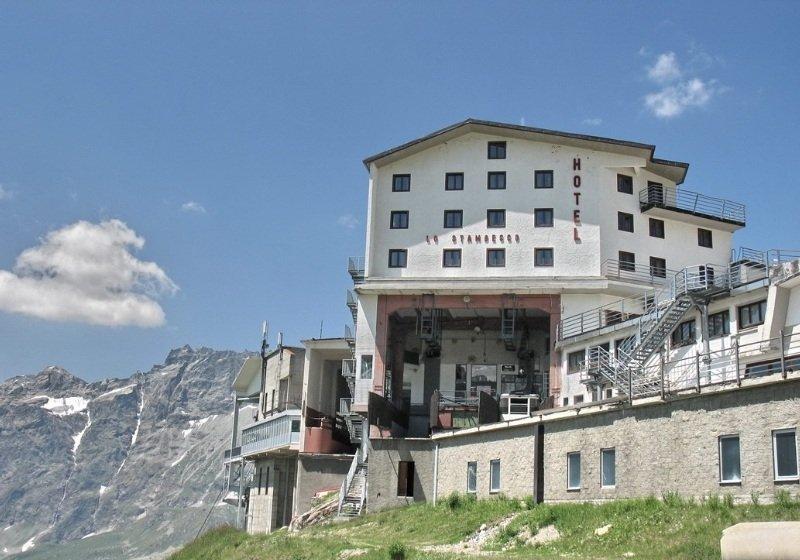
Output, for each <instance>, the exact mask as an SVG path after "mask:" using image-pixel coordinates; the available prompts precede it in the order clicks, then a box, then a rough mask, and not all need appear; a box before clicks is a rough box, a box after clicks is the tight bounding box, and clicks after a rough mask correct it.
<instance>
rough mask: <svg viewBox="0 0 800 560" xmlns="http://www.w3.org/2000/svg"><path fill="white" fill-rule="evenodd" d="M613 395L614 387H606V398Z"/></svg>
mask: <svg viewBox="0 0 800 560" xmlns="http://www.w3.org/2000/svg"><path fill="white" fill-rule="evenodd" d="M613 397H614V389H606V398H607V399H610V398H613Z"/></svg>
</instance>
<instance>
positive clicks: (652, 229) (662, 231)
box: [649, 218, 666, 239]
mask: <svg viewBox="0 0 800 560" xmlns="http://www.w3.org/2000/svg"><path fill="white" fill-rule="evenodd" d="M654 226H660V231H659V227H654ZM649 230H650V237H655V238H656V239H664V236H665V232H666V228H665V227H664V220H659V219H658V218H650V222H649ZM659 233H660V234H661V235H658V234H659Z"/></svg>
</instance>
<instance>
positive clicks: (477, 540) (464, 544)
mask: <svg viewBox="0 0 800 560" xmlns="http://www.w3.org/2000/svg"><path fill="white" fill-rule="evenodd" d="M518 515H519V514H518V513H515V514H513V515H509V516H508V517H506V518H504V519H502V520H501V521H500V522H498V523H495V524H494V525H487V524H486V523H484V524H483V525H481V526H480V528H479V529H478V530H477V531H475V532H474V533H472V534H471V535H470V536H468V537H467V538H466V539H464V540H463V541H461V542H457V543H455V544H434V545H429V546H423V547H420V550H422V551H424V552H438V553H444V554H467V555H470V556H495V555H498V554H500V552H496V551H488V550H483V547H484V545H487V544H489V543H490V542H492V541H493V540H495V539H496V538H497V537H498V535H500V532H501V531H502V530H503V529H505V528H506V527H508V525H509V523H511V522H512V521H514V519H515V518H516V517H517V516H518Z"/></svg>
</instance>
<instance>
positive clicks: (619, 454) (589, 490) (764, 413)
mask: <svg viewBox="0 0 800 560" xmlns="http://www.w3.org/2000/svg"><path fill="white" fill-rule="evenodd" d="M799 425H800V380H792V381H788V382H785V383H777V384H773V385H766V386H761V387H758V388H748V389H741V390H734V391H727V392H719V393H712V394H705V395H701V396H694V397H691V398H685V399H681V400H677V401H674V402H671V403H667V404H654V405H652V406H643V407H634V408H632V409H631V408H624V409H621V410H612V411H607V412H603V413H600V414H593V415H585V416H581V415H578V416H577V417H572V418H569V419H565V420H557V421H552V422H547V423H546V424H545V436H544V488H545V500H546V501H569V500H572V501H575V500H603V499H611V498H629V497H637V496H638V497H641V496H648V495H651V494H652V495H655V496H657V497H660V496H661V495H662V493H664V492H671V491H674V492H678V493H679V494H681V495H683V496H703V495H709V494H723V493H730V494H732V495H733V496H734V497H735V498H737V499H738V500H742V501H744V500H749V499H750V495H751V492H758V493H760V494H761V495H762V496H764V497H765V499H769V498H770V497H771V496H772V495H774V493H775V492H776V491H777V490H779V489H781V488H785V489H787V490H789V491H791V492H792V493H795V494H796V493H798V490H800V488H799V487H798V483H797V482H793V483H788V484H787V483H776V482H774V480H773V467H772V430H775V429H780V428H787V427H797V426H799ZM729 434H739V437H740V445H741V452H740V458H741V470H742V482H741V484H735V485H730V484H720V482H719V452H718V437H719V436H721V435H729ZM612 447H613V448H614V449H615V450H616V486H615V487H614V488H610V489H605V488H602V489H601V487H600V450H601V449H605V448H612ZM575 451H579V452H580V453H581V489H580V490H579V491H568V490H567V453H570V452H575Z"/></svg>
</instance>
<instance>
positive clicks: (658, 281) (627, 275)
mask: <svg viewBox="0 0 800 560" xmlns="http://www.w3.org/2000/svg"><path fill="white" fill-rule="evenodd" d="M600 272H601V274H602V275H603V276H605V277H606V278H608V279H609V280H621V281H624V282H637V283H644V284H650V285H662V284H666V283H667V281H668V278H672V277H673V276H674V275H675V273H676V272H677V271H675V270H670V269H669V268H659V267H656V266H650V265H647V264H636V263H632V262H627V261H619V260H616V259H606V260H604V261H603V264H602V265H601V270H600Z"/></svg>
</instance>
